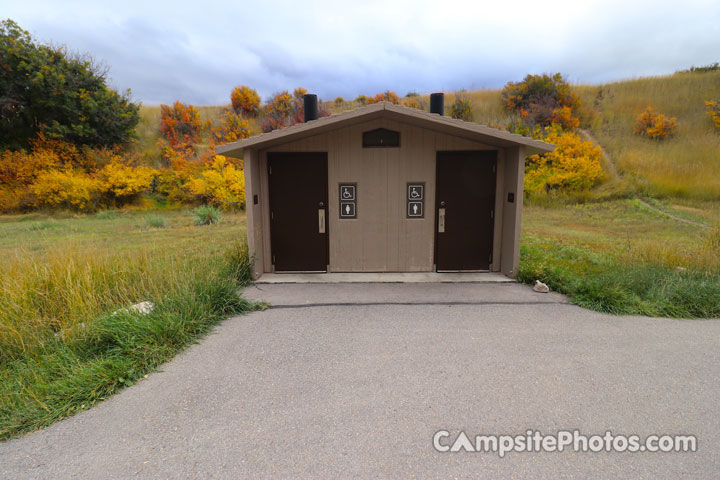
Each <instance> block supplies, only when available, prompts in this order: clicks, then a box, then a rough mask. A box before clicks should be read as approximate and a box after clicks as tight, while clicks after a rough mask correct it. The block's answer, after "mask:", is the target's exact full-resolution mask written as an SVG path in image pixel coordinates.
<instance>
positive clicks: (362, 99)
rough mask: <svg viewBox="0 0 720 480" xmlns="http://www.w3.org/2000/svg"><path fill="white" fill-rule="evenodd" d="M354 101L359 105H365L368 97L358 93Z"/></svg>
mask: <svg viewBox="0 0 720 480" xmlns="http://www.w3.org/2000/svg"><path fill="white" fill-rule="evenodd" d="M355 101H356V102H357V103H359V104H360V105H365V104H366V103H367V102H368V97H367V95H358V96H357V97H355Z"/></svg>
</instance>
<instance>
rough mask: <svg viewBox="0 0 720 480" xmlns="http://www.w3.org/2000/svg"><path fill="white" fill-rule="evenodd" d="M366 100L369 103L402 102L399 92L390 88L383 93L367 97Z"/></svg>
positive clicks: (396, 103)
mask: <svg viewBox="0 0 720 480" xmlns="http://www.w3.org/2000/svg"><path fill="white" fill-rule="evenodd" d="M365 102H366V103H367V104H371V103H380V102H390V103H394V104H395V105H398V104H400V97H398V94H397V93H395V92H391V91H390V90H385V91H384V92H383V93H378V94H377V95H375V96H374V97H370V98H367V99H366V101H365Z"/></svg>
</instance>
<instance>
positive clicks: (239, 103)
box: [230, 85, 260, 118]
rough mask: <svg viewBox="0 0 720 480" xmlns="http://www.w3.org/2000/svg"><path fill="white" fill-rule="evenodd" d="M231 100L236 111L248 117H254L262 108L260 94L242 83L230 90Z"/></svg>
mask: <svg viewBox="0 0 720 480" xmlns="http://www.w3.org/2000/svg"><path fill="white" fill-rule="evenodd" d="M230 101H231V103H232V108H233V110H234V111H235V113H238V114H241V115H243V116H244V117H246V118H250V117H254V116H256V115H257V113H258V111H259V110H260V95H258V93H257V91H255V90H254V89H252V88H250V87H248V86H247V85H240V86H238V87H235V88H233V90H232V92H230Z"/></svg>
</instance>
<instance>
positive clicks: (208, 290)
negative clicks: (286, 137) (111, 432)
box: [0, 212, 258, 439]
mask: <svg viewBox="0 0 720 480" xmlns="http://www.w3.org/2000/svg"><path fill="white" fill-rule="evenodd" d="M162 216H163V218H165V219H166V221H167V225H168V228H165V229H162V230H148V229H147V227H146V226H145V222H144V220H145V214H143V213H134V212H127V213H123V214H122V215H118V216H117V217H115V218H112V219H98V218H97V216H81V217H69V218H56V219H53V220H52V222H54V223H57V224H58V225H59V228H52V229H45V230H42V231H39V232H34V233H31V232H33V230H31V227H32V226H33V225H35V224H36V223H37V222H38V221H50V220H37V219H35V217H34V216H33V217H32V218H34V219H33V220H32V221H23V220H24V218H25V217H24V216H15V217H7V216H6V217H2V218H0V255H2V256H3V258H4V261H3V262H2V264H0V439H7V438H10V437H13V436H17V435H20V434H22V433H24V432H28V431H32V430H35V429H37V428H41V427H43V426H46V425H49V424H50V423H52V422H54V421H56V420H58V419H61V418H65V417H67V416H70V415H73V414H74V413H77V412H78V411H81V410H83V409H86V408H89V407H90V406H92V405H93V404H95V403H97V402H99V401H102V400H103V399H105V398H107V397H108V396H109V395H112V394H113V393H114V392H116V391H118V390H120V389H122V388H124V387H126V386H128V385H131V384H133V383H134V382H136V381H137V380H138V379H140V378H142V377H143V376H144V375H145V374H146V373H148V372H150V371H152V370H154V369H155V368H157V366H159V365H160V364H162V363H163V362H165V361H167V360H168V359H170V358H172V356H173V355H175V354H176V353H177V352H178V351H180V350H182V349H183V348H185V347H186V346H188V345H189V344H191V343H192V342H194V341H196V340H197V339H198V338H199V337H201V336H202V335H204V334H205V333H207V332H208V331H209V330H210V329H211V328H212V326H213V325H214V324H216V323H217V322H219V321H221V320H223V319H224V318H226V317H227V316H228V315H232V314H238V313H242V312H246V311H249V310H252V309H256V308H258V306H257V305H254V304H251V303H249V302H247V301H245V300H243V299H242V298H241V297H240V296H239V295H238V293H237V292H238V289H239V288H240V287H241V286H242V285H244V284H245V283H246V282H247V281H248V279H249V278H250V276H249V275H250V262H249V259H248V257H247V249H246V248H245V247H244V246H243V245H241V244H239V243H238V240H237V239H238V238H243V236H244V222H245V219H244V215H242V214H227V215H226V221H225V222H223V224H222V225H218V226H216V227H215V228H213V229H205V228H199V227H195V226H193V224H192V217H191V216H189V215H187V214H185V213H184V212H163V213H162ZM20 239H22V241H19V240H20ZM169 245H172V248H168V246H169ZM141 301H151V302H153V303H154V304H155V308H154V309H153V310H152V312H151V313H150V314H147V315H144V314H140V313H134V314H131V313H118V314H114V315H113V314H112V313H113V312H116V311H117V310H119V309H122V308H124V307H127V306H129V305H132V304H135V303H139V302H141Z"/></svg>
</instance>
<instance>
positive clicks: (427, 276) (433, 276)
mask: <svg viewBox="0 0 720 480" xmlns="http://www.w3.org/2000/svg"><path fill="white" fill-rule="evenodd" d="M506 282H514V280H513V279H511V278H508V277H506V276H505V275H503V274H502V273H496V272H477V273H470V272H458V273H455V272H448V273H438V272H414V273H392V272H390V273H263V274H262V276H261V277H260V278H259V279H258V280H257V281H256V282H255V283H257V284H264V283H506Z"/></svg>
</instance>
